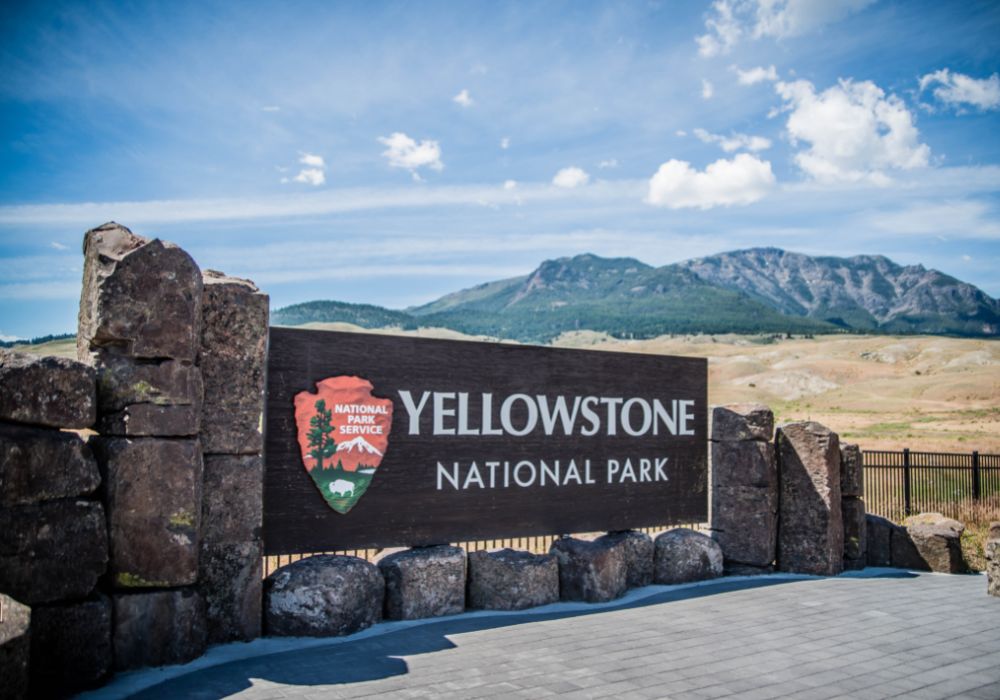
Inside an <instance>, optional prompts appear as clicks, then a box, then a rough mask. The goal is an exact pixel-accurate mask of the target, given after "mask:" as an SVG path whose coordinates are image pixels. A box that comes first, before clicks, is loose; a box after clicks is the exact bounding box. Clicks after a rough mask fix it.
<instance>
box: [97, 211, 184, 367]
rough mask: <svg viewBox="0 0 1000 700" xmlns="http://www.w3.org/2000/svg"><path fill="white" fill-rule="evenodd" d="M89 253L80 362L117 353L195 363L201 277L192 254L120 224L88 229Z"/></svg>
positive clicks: (133, 356)
mask: <svg viewBox="0 0 1000 700" xmlns="http://www.w3.org/2000/svg"><path fill="white" fill-rule="evenodd" d="M83 255H84V262H83V290H82V292H81V295H80V318H79V328H78V332H77V354H78V357H79V358H80V359H81V360H84V361H89V360H90V359H91V358H92V357H93V356H94V355H102V356H103V355H116V356H127V357H132V358H139V359H153V360H161V359H163V358H171V359H175V360H187V361H189V362H194V361H195V359H196V358H197V356H198V346H199V338H200V335H201V297H202V280H201V271H200V270H199V269H198V266H197V265H196V264H195V262H194V260H192V259H191V256H190V255H188V254H187V253H185V252H184V251H183V250H181V249H180V248H178V247H177V246H175V245H173V244H171V243H164V242H163V241H160V240H158V239H153V240H147V239H145V238H142V237H140V236H136V235H135V234H133V233H132V232H131V231H129V230H128V229H127V228H125V227H124V226H120V225H118V224H116V223H114V222H110V223H107V224H104V225H103V226H99V227H98V228H96V229H93V230H91V231H88V232H87V234H86V236H85V238H84V243H83ZM98 364H100V362H98Z"/></svg>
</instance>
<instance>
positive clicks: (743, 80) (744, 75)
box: [732, 66, 778, 85]
mask: <svg viewBox="0 0 1000 700" xmlns="http://www.w3.org/2000/svg"><path fill="white" fill-rule="evenodd" d="M732 69H733V70H734V71H736V79H737V81H739V84H740V85H756V84H757V83H762V82H764V81H765V80H767V81H769V82H772V83H773V82H775V81H776V80H777V79H778V71H777V70H776V69H775V67H774V66H768V67H767V68H764V66H756V67H755V68H750V69H749V70H740V68H739V67H738V66H732Z"/></svg>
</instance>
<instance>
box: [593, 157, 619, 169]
mask: <svg viewBox="0 0 1000 700" xmlns="http://www.w3.org/2000/svg"><path fill="white" fill-rule="evenodd" d="M597 167H598V168H600V169H601V170H604V169H605V168H617V167H618V159H617V158H608V159H607V160H602V161H601V162H600V163H598V164H597Z"/></svg>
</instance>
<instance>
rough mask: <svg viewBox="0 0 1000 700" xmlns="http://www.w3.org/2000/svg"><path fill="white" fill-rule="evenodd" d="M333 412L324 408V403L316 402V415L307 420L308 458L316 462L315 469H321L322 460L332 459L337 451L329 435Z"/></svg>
mask: <svg viewBox="0 0 1000 700" xmlns="http://www.w3.org/2000/svg"><path fill="white" fill-rule="evenodd" d="M332 420H333V412H332V411H330V410H328V409H327V407H326V401H324V400H323V399H320V400H319V401H317V402H316V415H315V416H313V417H312V418H310V419H309V425H310V430H309V447H311V448H312V449H311V450H309V456H310V457H312V458H313V459H315V460H316V468H317V469H322V468H323V460H324V459H325V458H327V457H332V456H333V454H334V452H336V451H337V443H336V442H334V440H333V435H331V433H332V432H333V431H334V427H333V425H332V423H331V421H332Z"/></svg>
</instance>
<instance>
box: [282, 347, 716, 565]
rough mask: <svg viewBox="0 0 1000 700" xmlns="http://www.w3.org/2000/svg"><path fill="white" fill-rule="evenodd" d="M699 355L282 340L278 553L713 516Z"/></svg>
mask: <svg viewBox="0 0 1000 700" xmlns="http://www.w3.org/2000/svg"><path fill="white" fill-rule="evenodd" d="M707 384H708V379H707V362H706V360H704V359H698V358H681V357H666V356H662V355H643V354H633V353H620V352H600V351H589V350H562V349H555V348H545V347H530V346H520V345H508V344H500V343H478V342H475V343H474V342H464V341H450V340H426V339H421V338H412V337H398V336H384V335H375V334H361V333H339V332H331V331H312V330H300V329H293V328H272V329H271V337H270V348H269V355H268V379H267V403H266V417H265V444H266V446H265V460H266V472H265V478H264V544H265V551H266V553H268V554H287V553H294V552H315V551H326V550H340V549H353V548H361V547H388V546H407V545H425V544H439V543H445V542H456V541H462V540H475V539H487V538H489V539H493V538H506V537H517V536H526V535H541V534H559V533H574V532H594V531H603V530H621V529H627V528H634V527H645V526H651V525H666V524H671V523H678V522H694V521H703V520H705V519H706V517H707V510H708V506H707V492H708V489H707V478H708V477H707V474H708V470H707V452H706V451H707Z"/></svg>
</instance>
